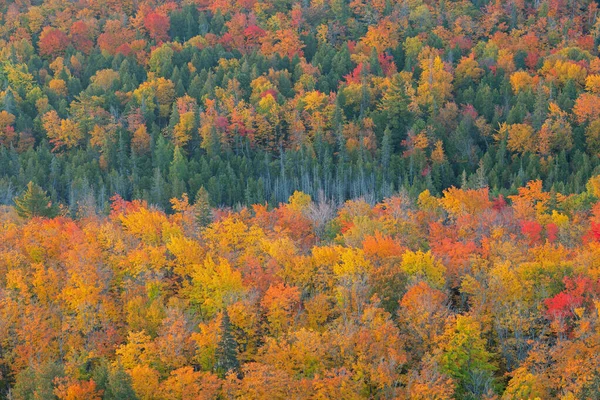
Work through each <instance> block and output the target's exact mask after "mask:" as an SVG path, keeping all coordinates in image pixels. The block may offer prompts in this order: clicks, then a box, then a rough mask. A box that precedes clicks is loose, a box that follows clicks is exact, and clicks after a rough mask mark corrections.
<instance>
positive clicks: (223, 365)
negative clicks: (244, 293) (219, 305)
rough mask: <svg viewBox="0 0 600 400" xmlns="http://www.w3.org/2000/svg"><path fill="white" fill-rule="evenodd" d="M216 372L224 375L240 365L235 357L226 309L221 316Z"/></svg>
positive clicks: (234, 343) (235, 346)
mask: <svg viewBox="0 0 600 400" xmlns="http://www.w3.org/2000/svg"><path fill="white" fill-rule="evenodd" d="M216 358H217V363H216V365H215V369H216V372H217V373H218V374H219V375H220V376H221V377H224V376H225V375H227V373H228V372H229V371H236V370H238V369H239V367H240V362H239V361H238V358H237V343H236V342H235V339H234V338H233V335H232V334H231V322H230V320H229V314H227V310H223V316H222V318H221V340H220V341H219V345H218V346H217V351H216Z"/></svg>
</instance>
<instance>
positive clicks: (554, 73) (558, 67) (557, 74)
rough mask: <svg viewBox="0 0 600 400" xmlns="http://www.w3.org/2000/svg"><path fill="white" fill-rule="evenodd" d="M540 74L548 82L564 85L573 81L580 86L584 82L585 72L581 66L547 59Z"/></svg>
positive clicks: (570, 62) (566, 61)
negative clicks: (552, 81)
mask: <svg viewBox="0 0 600 400" xmlns="http://www.w3.org/2000/svg"><path fill="white" fill-rule="evenodd" d="M540 72H541V73H542V74H543V75H544V76H545V77H546V79H548V80H554V81H557V82H558V83H560V84H562V85H564V84H565V83H567V81H569V80H573V81H575V82H576V83H577V84H579V85H580V86H583V85H584V84H585V82H586V75H587V71H586V69H585V68H583V67H582V66H581V65H579V64H576V63H575V62H573V61H570V60H565V61H563V60H560V59H547V60H546V61H544V65H543V66H542V68H541V70H540Z"/></svg>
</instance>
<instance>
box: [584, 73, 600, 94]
mask: <svg viewBox="0 0 600 400" xmlns="http://www.w3.org/2000/svg"><path fill="white" fill-rule="evenodd" d="M585 90H587V91H588V92H590V93H594V94H600V74H593V75H589V76H588V77H587V78H586V79H585Z"/></svg>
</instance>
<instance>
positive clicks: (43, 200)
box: [15, 182, 58, 218]
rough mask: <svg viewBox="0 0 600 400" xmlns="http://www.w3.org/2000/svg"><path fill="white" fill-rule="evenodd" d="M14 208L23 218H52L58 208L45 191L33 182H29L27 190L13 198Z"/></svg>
mask: <svg viewBox="0 0 600 400" xmlns="http://www.w3.org/2000/svg"><path fill="white" fill-rule="evenodd" d="M15 209H16V211H17V214H19V216H21V217H23V218H31V217H46V218H53V217H55V216H56V215H57V214H58V208H57V207H56V205H54V204H52V201H51V200H50V198H49V197H48V195H47V194H46V192H45V191H44V190H43V189H42V188H41V187H39V186H38V185H36V184H35V183H33V182H29V183H28V184H27V190H26V191H25V192H24V193H22V194H21V195H20V196H18V197H16V198H15Z"/></svg>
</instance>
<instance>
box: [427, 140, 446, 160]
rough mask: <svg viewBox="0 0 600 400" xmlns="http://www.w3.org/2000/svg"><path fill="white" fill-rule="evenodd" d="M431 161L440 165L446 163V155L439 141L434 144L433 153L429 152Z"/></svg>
mask: <svg viewBox="0 0 600 400" xmlns="http://www.w3.org/2000/svg"><path fill="white" fill-rule="evenodd" d="M431 161H433V162H434V163H436V164H442V163H443V162H444V161H446V154H445V153H444V144H443V143H442V141H441V140H437V141H436V142H435V146H434V149H433V151H432V152H431Z"/></svg>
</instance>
